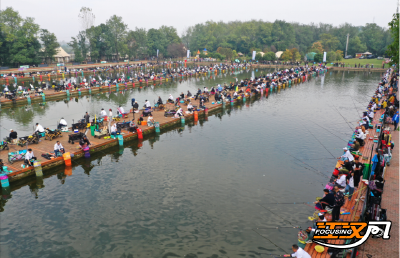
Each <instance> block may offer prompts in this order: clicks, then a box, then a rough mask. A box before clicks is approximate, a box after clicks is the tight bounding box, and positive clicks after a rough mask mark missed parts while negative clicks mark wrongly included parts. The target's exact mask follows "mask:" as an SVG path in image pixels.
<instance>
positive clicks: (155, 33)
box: [147, 29, 167, 56]
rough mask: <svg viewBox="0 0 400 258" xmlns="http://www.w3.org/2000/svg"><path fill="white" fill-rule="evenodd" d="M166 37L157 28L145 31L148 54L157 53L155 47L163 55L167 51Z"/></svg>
mask: <svg viewBox="0 0 400 258" xmlns="http://www.w3.org/2000/svg"><path fill="white" fill-rule="evenodd" d="M166 44H167V39H166V38H165V34H163V33H161V32H160V31H159V30H157V29H149V31H148V32H147V51H148V54H149V55H150V56H156V55H157V49H158V50H159V52H160V53H161V54H163V55H166V54H167V53H166V52H167V49H166V48H167V45H166Z"/></svg>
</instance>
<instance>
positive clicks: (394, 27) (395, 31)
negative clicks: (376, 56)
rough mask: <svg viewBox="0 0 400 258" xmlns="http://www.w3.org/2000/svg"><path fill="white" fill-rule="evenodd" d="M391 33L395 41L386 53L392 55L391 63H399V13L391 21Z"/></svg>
mask: <svg viewBox="0 0 400 258" xmlns="http://www.w3.org/2000/svg"><path fill="white" fill-rule="evenodd" d="M389 30H390V35H391V36H392V38H393V42H392V43H391V44H390V45H389V46H388V47H387V50H386V54H387V55H388V56H389V57H391V60H390V64H391V65H393V64H398V63H399V14H398V13H396V14H393V19H392V20H391V21H390V22H389Z"/></svg>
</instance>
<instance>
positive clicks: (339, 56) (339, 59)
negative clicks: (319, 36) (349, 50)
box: [335, 50, 343, 61]
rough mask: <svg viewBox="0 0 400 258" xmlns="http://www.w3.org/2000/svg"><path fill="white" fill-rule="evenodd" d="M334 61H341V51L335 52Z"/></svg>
mask: <svg viewBox="0 0 400 258" xmlns="http://www.w3.org/2000/svg"><path fill="white" fill-rule="evenodd" d="M335 53H336V58H335V60H336V61H341V60H342V59H343V51H342V50H336V52H335Z"/></svg>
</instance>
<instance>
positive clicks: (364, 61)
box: [327, 58, 390, 68]
mask: <svg viewBox="0 0 400 258" xmlns="http://www.w3.org/2000/svg"><path fill="white" fill-rule="evenodd" d="M382 61H384V60H378V59H358V58H352V59H342V61H339V63H345V64H346V67H348V66H349V65H350V67H354V64H357V67H358V64H360V65H363V66H364V67H365V65H366V64H370V65H371V64H373V65H374V68H382ZM327 66H332V65H331V64H330V63H328V64H327ZM389 67H390V65H389V64H385V68H389Z"/></svg>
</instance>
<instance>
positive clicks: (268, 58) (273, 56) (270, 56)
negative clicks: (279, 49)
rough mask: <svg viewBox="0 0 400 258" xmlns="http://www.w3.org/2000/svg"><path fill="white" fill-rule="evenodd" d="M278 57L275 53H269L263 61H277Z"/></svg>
mask: <svg viewBox="0 0 400 258" xmlns="http://www.w3.org/2000/svg"><path fill="white" fill-rule="evenodd" d="M275 59H276V56H275V53H274V52H267V53H265V54H264V56H263V60H265V61H275Z"/></svg>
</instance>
